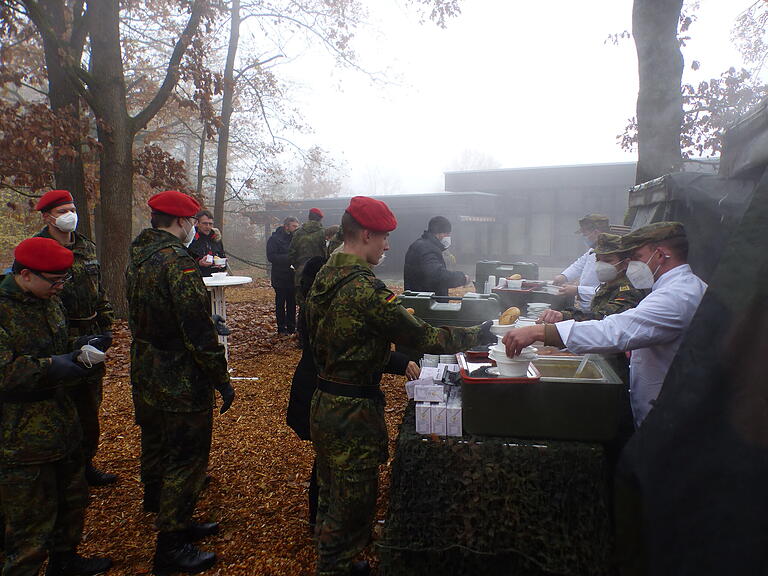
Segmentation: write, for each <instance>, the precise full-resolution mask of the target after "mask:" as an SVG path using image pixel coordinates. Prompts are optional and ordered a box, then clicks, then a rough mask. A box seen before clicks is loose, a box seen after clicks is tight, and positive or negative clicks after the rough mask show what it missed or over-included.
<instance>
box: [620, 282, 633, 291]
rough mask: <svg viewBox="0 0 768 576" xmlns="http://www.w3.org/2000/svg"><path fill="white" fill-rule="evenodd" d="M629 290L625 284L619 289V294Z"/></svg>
mask: <svg viewBox="0 0 768 576" xmlns="http://www.w3.org/2000/svg"><path fill="white" fill-rule="evenodd" d="M629 290H632V288H630V287H629V286H627V285H626V284H625V285H624V286H622V287H620V288H619V292H628V291H629Z"/></svg>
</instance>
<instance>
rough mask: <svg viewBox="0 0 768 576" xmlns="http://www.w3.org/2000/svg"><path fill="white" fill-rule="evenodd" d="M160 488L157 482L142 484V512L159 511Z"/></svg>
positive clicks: (160, 485)
mask: <svg viewBox="0 0 768 576" xmlns="http://www.w3.org/2000/svg"><path fill="white" fill-rule="evenodd" d="M160 488H162V484H160V483H159V482H147V483H146V484H144V512H154V513H155V514H157V513H158V512H160Z"/></svg>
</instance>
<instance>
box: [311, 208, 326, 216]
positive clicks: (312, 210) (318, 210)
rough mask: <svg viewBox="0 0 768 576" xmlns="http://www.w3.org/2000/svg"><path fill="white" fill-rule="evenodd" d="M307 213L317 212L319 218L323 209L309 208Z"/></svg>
mask: <svg viewBox="0 0 768 576" xmlns="http://www.w3.org/2000/svg"><path fill="white" fill-rule="evenodd" d="M309 213H310V214H317V215H318V216H320V218H322V217H323V211H322V210H320V208H310V209H309Z"/></svg>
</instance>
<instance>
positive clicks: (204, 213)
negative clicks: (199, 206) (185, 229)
mask: <svg viewBox="0 0 768 576" xmlns="http://www.w3.org/2000/svg"><path fill="white" fill-rule="evenodd" d="M203 216H205V217H206V218H210V219H211V220H213V214H212V213H211V211H210V210H200V212H198V213H197V214H195V218H197V219H198V220H200V218H202V217H203Z"/></svg>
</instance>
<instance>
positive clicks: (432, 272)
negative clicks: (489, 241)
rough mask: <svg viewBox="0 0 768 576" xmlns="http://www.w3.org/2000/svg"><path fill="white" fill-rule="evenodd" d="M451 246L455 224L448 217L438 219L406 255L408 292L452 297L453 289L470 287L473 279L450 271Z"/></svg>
mask: <svg viewBox="0 0 768 576" xmlns="http://www.w3.org/2000/svg"><path fill="white" fill-rule="evenodd" d="M450 245H451V223H450V222H449V221H448V219H447V218H446V217H444V216H435V217H434V218H432V219H431V220H430V221H429V225H428V226H427V230H426V231H425V232H424V234H422V235H421V238H419V239H418V240H416V241H415V242H414V243H413V244H411V245H410V246H409V248H408V252H406V253H405V266H404V270H403V276H404V277H405V278H404V279H405V289H406V290H413V291H416V292H434V293H435V295H436V296H448V290H449V289H450V288H456V287H457V286H466V285H467V284H469V276H467V275H466V274H464V272H459V271H458V270H455V271H454V270H448V268H447V267H446V265H445V260H443V250H447V249H448V247H449V246H450Z"/></svg>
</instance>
